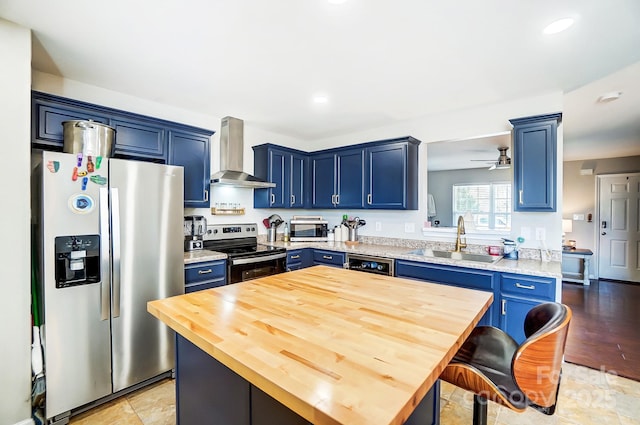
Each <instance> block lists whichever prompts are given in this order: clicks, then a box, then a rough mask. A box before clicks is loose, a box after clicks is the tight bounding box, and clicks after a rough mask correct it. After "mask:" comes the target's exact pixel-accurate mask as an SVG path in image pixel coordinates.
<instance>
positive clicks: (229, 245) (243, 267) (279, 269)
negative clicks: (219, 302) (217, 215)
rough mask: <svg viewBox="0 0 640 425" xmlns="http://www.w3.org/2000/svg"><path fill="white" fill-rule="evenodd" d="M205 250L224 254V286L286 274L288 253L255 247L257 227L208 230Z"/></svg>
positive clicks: (220, 226)
mask: <svg viewBox="0 0 640 425" xmlns="http://www.w3.org/2000/svg"><path fill="white" fill-rule="evenodd" d="M204 249H207V250H210V251H217V252H222V253H224V254H227V256H228V258H227V282H228V283H238V282H244V281H247V280H251V279H257V278H259V277H264V276H270V275H273V274H277V273H283V272H284V271H286V262H287V251H286V250H285V249H284V248H276V247H273V246H268V245H261V244H258V225H257V224H256V223H241V224H214V225H208V226H207V232H206V234H205V235H204Z"/></svg>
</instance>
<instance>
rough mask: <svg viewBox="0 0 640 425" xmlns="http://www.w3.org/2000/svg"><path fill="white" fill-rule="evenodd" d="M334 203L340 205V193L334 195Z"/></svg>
mask: <svg viewBox="0 0 640 425" xmlns="http://www.w3.org/2000/svg"><path fill="white" fill-rule="evenodd" d="M336 205H340V195H336Z"/></svg>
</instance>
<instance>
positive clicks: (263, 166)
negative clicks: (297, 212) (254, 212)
mask: <svg viewBox="0 0 640 425" xmlns="http://www.w3.org/2000/svg"><path fill="white" fill-rule="evenodd" d="M253 158H254V161H253V164H254V165H253V174H254V175H255V176H256V177H259V178H261V179H264V180H266V181H268V182H271V183H275V185H276V186H275V187H272V188H267V189H254V191H253V204H254V207H255V208H303V207H304V206H305V201H306V198H305V197H306V192H307V189H306V187H307V186H308V183H307V180H308V177H307V174H308V165H307V164H308V155H307V153H306V152H302V151H297V150H295V149H288V148H284V147H281V146H276V145H272V144H269V143H267V144H264V145H259V146H254V147H253Z"/></svg>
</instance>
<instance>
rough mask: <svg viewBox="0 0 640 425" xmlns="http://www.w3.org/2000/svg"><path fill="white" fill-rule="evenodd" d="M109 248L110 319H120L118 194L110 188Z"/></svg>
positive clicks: (114, 189) (115, 189) (116, 190)
mask: <svg viewBox="0 0 640 425" xmlns="http://www.w3.org/2000/svg"><path fill="white" fill-rule="evenodd" d="M111 247H112V249H113V251H112V257H111V258H112V261H113V278H112V279H113V285H112V291H113V292H112V300H113V301H112V305H113V311H112V312H111V317H113V318H116V317H120V278H121V277H122V274H121V270H120V264H121V261H120V260H121V258H120V194H119V192H118V188H115V187H114V188H111Z"/></svg>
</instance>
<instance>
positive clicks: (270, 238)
mask: <svg viewBox="0 0 640 425" xmlns="http://www.w3.org/2000/svg"><path fill="white" fill-rule="evenodd" d="M275 241H276V228H275V227H269V228H268V229H267V242H275Z"/></svg>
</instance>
